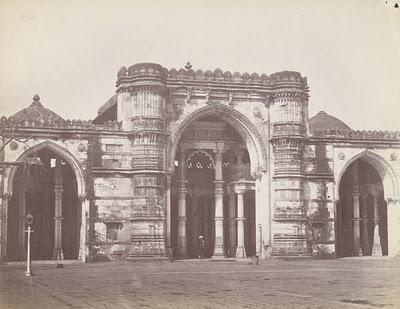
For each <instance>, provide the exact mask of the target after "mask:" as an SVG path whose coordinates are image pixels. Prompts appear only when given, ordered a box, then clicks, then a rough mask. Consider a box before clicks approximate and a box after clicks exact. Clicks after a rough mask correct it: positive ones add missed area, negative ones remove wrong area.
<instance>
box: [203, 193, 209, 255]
mask: <svg viewBox="0 0 400 309" xmlns="http://www.w3.org/2000/svg"><path fill="white" fill-rule="evenodd" d="M201 200H202V207H203V236H204V241H205V244H206V250H205V251H206V252H205V254H206V255H208V254H209V249H210V245H209V244H210V233H209V229H210V225H209V224H210V221H209V211H210V208H209V207H210V200H209V199H208V198H207V197H206V196H203V198H202V199H201Z"/></svg>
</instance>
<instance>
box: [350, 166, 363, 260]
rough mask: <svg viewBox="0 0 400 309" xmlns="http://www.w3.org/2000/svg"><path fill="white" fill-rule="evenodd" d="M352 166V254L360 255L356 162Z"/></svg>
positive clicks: (358, 188) (358, 195)
mask: <svg viewBox="0 0 400 309" xmlns="http://www.w3.org/2000/svg"><path fill="white" fill-rule="evenodd" d="M353 164H354V166H353V194H352V196H353V242H354V255H355V256H362V250H361V243H360V220H361V219H360V185H359V182H358V162H357V161H355V162H354V163H353Z"/></svg>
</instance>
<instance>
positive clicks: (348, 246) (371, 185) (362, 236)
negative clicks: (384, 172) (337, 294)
mask: <svg viewBox="0 0 400 309" xmlns="http://www.w3.org/2000/svg"><path fill="white" fill-rule="evenodd" d="M336 226H337V228H336V235H337V248H336V252H337V256H338V257H349V256H371V255H372V256H382V255H388V229H387V226H388V224H387V203H386V201H385V198H384V188H383V183H382V179H381V177H380V176H379V174H378V171H377V170H376V169H375V167H374V166H372V165H371V164H370V163H368V162H367V160H363V159H362V158H360V159H357V160H355V161H354V162H353V163H351V164H350V165H349V166H348V168H347V169H346V171H345V172H344V174H343V176H342V178H341V181H340V184H339V202H338V204H337V224H336Z"/></svg>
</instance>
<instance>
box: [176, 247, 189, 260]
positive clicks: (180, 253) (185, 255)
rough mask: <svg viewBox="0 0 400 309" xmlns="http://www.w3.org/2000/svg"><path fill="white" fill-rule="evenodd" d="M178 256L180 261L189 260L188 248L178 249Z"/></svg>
mask: <svg viewBox="0 0 400 309" xmlns="http://www.w3.org/2000/svg"><path fill="white" fill-rule="evenodd" d="M177 256H178V258H180V259H187V258H189V254H188V251H187V248H186V247H184V248H178V250H177Z"/></svg>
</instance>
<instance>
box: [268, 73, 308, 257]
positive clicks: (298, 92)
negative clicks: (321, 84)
mask: <svg viewBox="0 0 400 309" xmlns="http://www.w3.org/2000/svg"><path fill="white" fill-rule="evenodd" d="M270 79H271V80H273V81H274V83H276V84H279V86H280V87H279V90H278V91H276V92H274V93H273V94H272V95H271V98H270V103H271V111H272V114H271V124H272V132H273V133H272V137H271V143H272V146H273V156H274V184H275V186H274V187H275V196H276V199H275V205H274V218H273V219H274V224H275V225H276V226H278V225H279V230H277V231H275V233H274V254H275V255H299V254H300V255H302V254H305V255H307V254H308V252H309V250H308V248H307V238H306V228H305V226H304V205H303V202H304V197H303V179H304V166H303V153H304V144H305V140H306V137H307V122H308V119H307V118H308V114H307V110H308V107H307V104H308V94H307V93H308V87H307V82H306V80H305V78H301V77H300V74H299V73H297V72H287V71H285V72H280V73H275V74H273V75H271V76H270ZM294 227H295V228H294Z"/></svg>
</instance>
